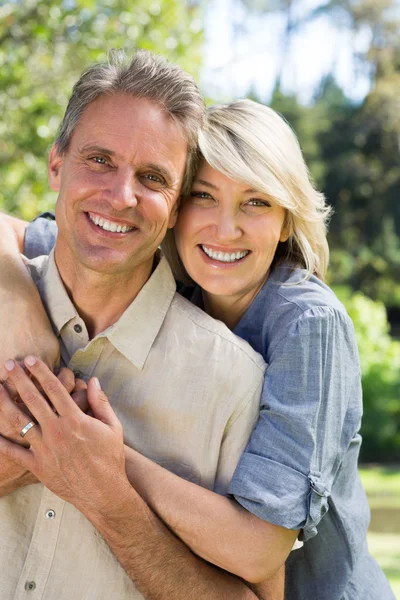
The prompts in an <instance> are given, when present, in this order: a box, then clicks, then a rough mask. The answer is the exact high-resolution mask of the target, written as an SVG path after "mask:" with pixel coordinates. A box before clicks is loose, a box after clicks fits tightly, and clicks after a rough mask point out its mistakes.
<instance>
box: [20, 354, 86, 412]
mask: <svg viewBox="0 0 400 600" xmlns="http://www.w3.org/2000/svg"><path fill="white" fill-rule="evenodd" d="M24 364H25V366H26V367H27V369H28V370H29V372H30V373H31V374H32V375H33V376H34V377H35V378H36V379H37V381H38V382H39V384H40V386H41V387H42V389H43V391H44V393H45V394H46V396H47V397H48V399H49V400H50V402H51V403H52V405H53V406H54V408H55V409H56V411H57V413H58V414H59V415H61V416H63V415H65V414H68V413H71V412H75V411H76V410H78V409H77V406H76V404H75V402H74V401H73V400H72V398H71V396H70V395H69V393H68V392H67V390H66V389H65V388H64V386H63V385H62V384H61V383H60V381H59V380H58V379H57V377H56V376H55V375H54V373H52V371H51V370H50V369H49V367H48V366H47V365H46V364H45V363H44V362H43V361H42V360H40V359H39V358H36V357H35V356H27V357H26V358H25V360H24ZM18 391H19V390H18ZM21 397H22V395H21ZM22 399H23V398H22ZM29 408H31V407H30V406H29ZM31 411H32V413H33V414H35V413H34V412H33V410H32V409H31ZM53 414H54V413H53ZM35 417H36V418H38V417H37V416H36V415H35ZM38 420H39V419H38Z"/></svg>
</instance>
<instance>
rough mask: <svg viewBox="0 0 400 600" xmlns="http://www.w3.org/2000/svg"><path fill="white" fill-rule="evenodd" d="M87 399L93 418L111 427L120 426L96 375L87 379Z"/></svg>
mask: <svg viewBox="0 0 400 600" xmlns="http://www.w3.org/2000/svg"><path fill="white" fill-rule="evenodd" d="M88 401H89V404H90V408H91V409H92V411H93V415H94V417H95V419H98V420H99V421H102V422H103V423H105V424H106V425H109V426H110V427H112V428H113V429H114V428H115V429H116V428H120V427H121V423H120V422H119V420H118V418H117V415H116V414H115V412H114V411H113V409H112V407H111V404H110V402H109V401H108V398H107V396H106V394H105V393H104V392H103V391H102V389H101V386H100V382H99V380H98V379H97V377H92V379H90V380H89V383H88Z"/></svg>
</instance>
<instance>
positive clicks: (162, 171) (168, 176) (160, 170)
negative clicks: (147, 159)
mask: <svg viewBox="0 0 400 600" xmlns="http://www.w3.org/2000/svg"><path fill="white" fill-rule="evenodd" d="M144 168H145V169H150V170H151V171H155V172H156V173H158V174H159V175H161V176H162V177H164V179H165V180H166V181H167V182H168V183H172V175H171V173H170V171H168V169H166V168H165V167H163V166H161V165H158V164H157V163H147V164H146V165H145V166H144Z"/></svg>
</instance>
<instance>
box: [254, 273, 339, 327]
mask: <svg viewBox="0 0 400 600" xmlns="http://www.w3.org/2000/svg"><path fill="white" fill-rule="evenodd" d="M265 299H266V301H267V303H268V310H269V311H271V310H272V311H273V310H274V309H275V310H276V311H277V312H278V313H280V312H282V311H283V312H285V313H286V312H288V313H289V314H290V315H291V316H292V317H293V318H295V317H296V316H297V317H298V318H300V317H302V316H307V314H309V315H310V316H312V315H315V316H323V315H324V314H328V315H329V314H333V313H338V314H340V315H343V316H347V312H346V309H345V307H344V306H343V304H342V302H340V300H339V299H338V298H337V296H336V295H335V293H334V292H333V291H332V290H331V288H330V287H329V286H328V285H326V284H325V283H324V282H323V281H321V280H320V279H318V277H316V276H314V275H312V276H311V277H307V271H306V270H305V269H300V268H289V267H278V268H277V269H276V270H275V271H274V272H273V273H272V274H271V276H270V278H269V279H268V280H267V283H266V298H265Z"/></svg>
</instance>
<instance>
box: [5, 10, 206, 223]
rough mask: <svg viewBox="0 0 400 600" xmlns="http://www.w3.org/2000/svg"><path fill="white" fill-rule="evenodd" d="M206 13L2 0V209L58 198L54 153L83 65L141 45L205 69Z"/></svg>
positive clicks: (30, 213)
mask: <svg viewBox="0 0 400 600" xmlns="http://www.w3.org/2000/svg"><path fill="white" fill-rule="evenodd" d="M201 17H202V15H201V12H200V10H199V8H198V7H196V6H195V5H194V4H193V3H192V4H190V3H189V2H185V1H183V0H81V1H78V0H64V1H52V0H46V1H43V0H13V1H4V0H0V111H1V114H2V122H1V123H0V178H1V181H2V186H1V189H0V210H5V211H7V212H10V213H17V214H18V215H20V216H22V217H24V218H26V219H31V218H32V217H34V216H35V215H36V214H37V213H38V212H42V211H43V210H47V209H48V208H49V206H52V205H53V203H54V201H55V197H54V195H53V194H52V192H50V191H49V188H48V185H47V155H48V151H49V147H50V145H51V143H52V141H53V140H54V138H55V136H56V132H57V129H58V126H59V123H60V120H61V118H62V115H63V111H64V110H65V107H66V105H67V101H68V98H69V96H70V94H71V90H72V86H73V84H74V83H75V81H76V80H77V79H78V77H79V75H80V73H81V72H82V71H83V69H85V68H86V67H87V66H89V65H90V64H92V63H93V62H104V61H106V60H107V51H108V50H109V49H111V48H125V50H126V52H127V54H131V53H132V52H133V51H134V49H135V48H136V47H140V48H145V49H148V50H152V51H154V52H158V53H160V54H162V55H163V56H166V57H167V58H168V59H169V60H171V61H172V62H174V63H176V64H179V65H181V66H182V67H183V68H184V69H186V70H187V71H189V72H190V73H192V74H193V75H194V76H197V74H198V68H199V65H200V63H201V48H202V39H203V34H202V26H203V23H202V18H201Z"/></svg>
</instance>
